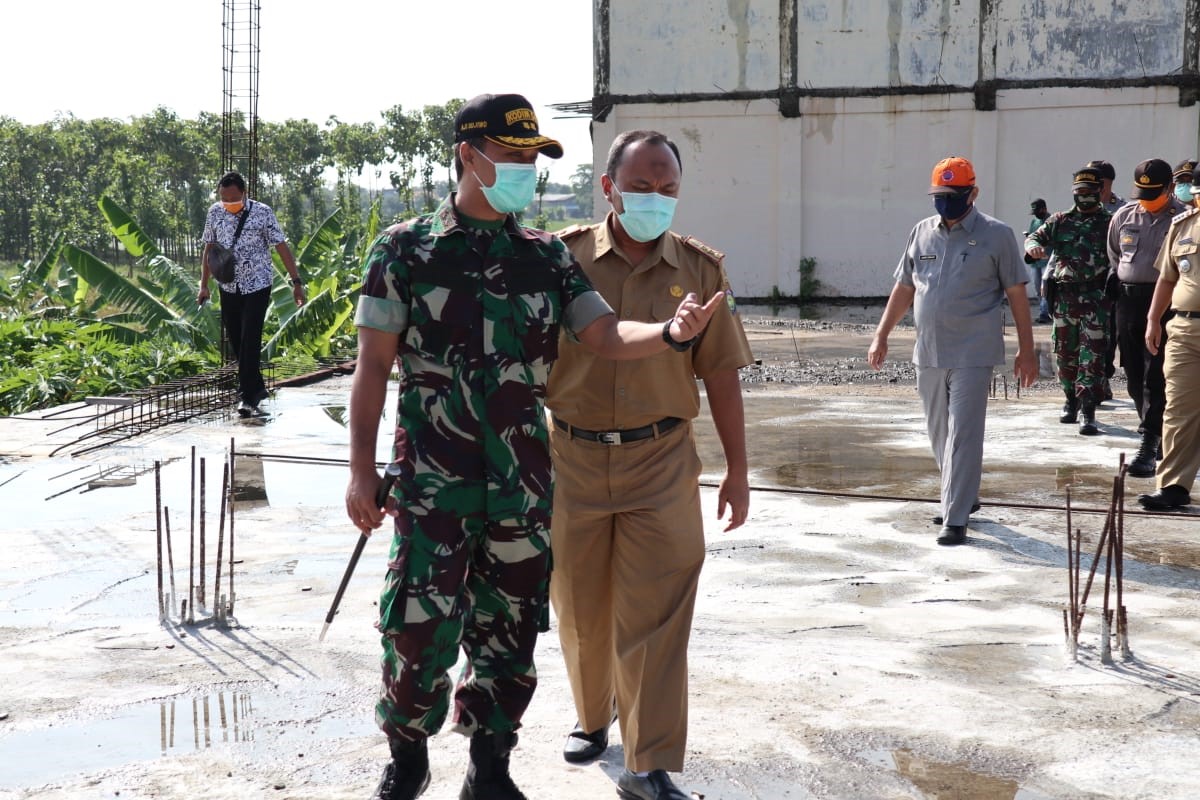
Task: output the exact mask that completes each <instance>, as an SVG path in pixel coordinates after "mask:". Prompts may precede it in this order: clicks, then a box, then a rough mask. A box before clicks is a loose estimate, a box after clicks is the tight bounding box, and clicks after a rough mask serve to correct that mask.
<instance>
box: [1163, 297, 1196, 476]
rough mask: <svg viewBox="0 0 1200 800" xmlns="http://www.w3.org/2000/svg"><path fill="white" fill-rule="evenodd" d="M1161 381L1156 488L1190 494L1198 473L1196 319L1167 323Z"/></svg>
mask: <svg viewBox="0 0 1200 800" xmlns="http://www.w3.org/2000/svg"><path fill="white" fill-rule="evenodd" d="M1163 378H1165V380H1166V384H1167V405H1166V408H1165V409H1164V410H1163V424H1162V448H1163V460H1162V461H1160V462H1158V470H1157V472H1156V473H1155V474H1156V479H1157V484H1158V488H1160V489H1161V488H1163V487H1164V486H1182V487H1183V488H1184V489H1187V490H1188V491H1191V489H1192V484H1193V483H1195V482H1196V471H1197V470H1200V319H1187V318H1186V317H1175V318H1173V319H1172V320H1171V321H1170V322H1168V323H1167V346H1166V348H1165V351H1164V356H1163Z"/></svg>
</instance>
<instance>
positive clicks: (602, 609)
mask: <svg viewBox="0 0 1200 800" xmlns="http://www.w3.org/2000/svg"><path fill="white" fill-rule="evenodd" d="M681 177H682V166H681V163H680V159H679V150H678V148H677V147H676V146H675V144H674V143H673V142H671V140H669V139H668V138H667V137H666V136H664V135H662V134H660V133H655V132H653V131H630V132H627V133H623V134H621V135H620V136H618V137H617V139H616V140H615V141H614V142H613V145H612V148H611V149H610V151H609V156H608V164H607V169H606V173H605V174H604V175H602V176H601V179H600V181H601V186H602V187H603V191H604V196H605V197H606V198H608V201H609V204H610V205H611V206H612V211H611V212H610V213H609V214H608V216H607V217H606V219H605V220H604V221H603V222H600V223H598V224H596V225H592V226H589V227H578V228H573V229H568V230H566V231H563V232H561V234H560V235H561V236H562V238H563V240H564V241H565V242H566V243H567V246H568V247H569V248H570V250H571V252H572V254H573V255H574V256H575V258H576V259H577V260H578V261H579V264H580V266H581V267H582V268H583V270H584V272H585V273H586V274H587V276H588V277H589V278H590V279H591V281H592V284H593V285H594V286H595V288H596V290H597V291H598V292H600V294H601V295H602V296H603V297H604V298H605V299H606V300H607V301H608V303H609V304H610V305H611V306H612V307H613V309H614V310H615V311H616V312H617V314H618V317H619V318H620V319H622V320H626V319H632V320H641V321H656V322H657V321H659V320H666V319H668V318H669V317H670V314H671V313H672V312H673V309H674V308H675V307H676V306H677V305H678V303H679V298H680V297H683V296H684V295H686V294H687V293H688V292H697V293H707V294H704V295H703V296H705V297H711V296H712V295H713V293H714V292H718V291H722V290H725V291H726V292H727V294H726V297H727V299H728V301H729V302H728V303H727V305H726V307H725V308H719V309H718V310H717V312H716V313H715V314H714V315H713V318H712V321H711V322H710V324H709V327H708V329H707V330H706V331H705V332H704V333H703V334H702V335H700V336H699V337H697V338H696V339H694V340H692V341H691V342H687V343H684V345H681V346H673V350H672V351H668V352H666V353H662V354H659V355H657V356H653V357H651V358H647V359H643V360H641V361H637V362H632V361H631V362H626V363H622V364H618V363H617V362H615V361H607V360H604V359H600V358H595V357H594V356H593V355H592V354H591V353H590V352H589V351H587V350H586V349H584V348H583V347H580V346H579V345H578V344H577V343H575V342H573V341H571V340H570V339H569V338H568V337H565V336H564V337H562V338H561V339H560V343H559V354H558V361H557V362H556V363H555V365H554V369H553V370H552V371H551V373H550V382H549V386H548V390H547V400H546V404H547V406H549V408H550V410H551V411H552V415H553V426H552V428H551V440H550V445H551V453H552V455H553V458H554V467H555V475H556V477H555V489H554V516H553V520H552V525H551V548H552V551H553V553H554V573H553V575H552V577H551V580H550V597H551V600H552V602H553V604H554V609H555V612H556V614H557V616H558V627H559V638H560V639H561V641H562V648H563V656H564V658H565V659H566V664H567V673H568V676H569V678H570V681H571V690H572V692H573V694H574V698H575V708H576V711H577V712H578V724H577V726H576V729H575V730H574V731H573V732H572V733H571V734H570V736H568V738H567V745H566V748H565V749H564V751H563V756H564V758H566V759H567V760H568V761H571V762H574V763H579V762H584V761H589V760H591V759H593V758H596V757H598V756H599V755H600V754H601V753H603V752H604V750H605V748H606V747H607V746H608V728H609V725H610V724H611V723H612V721H613V716H614V709H615V712H616V716H617V718H618V719H619V720H620V725H621V739H622V742H623V744H624V746H625V767H626V769H625V771H624V772H623V773H622V775H621V777H620V779H619V780H618V783H617V794H618V795H619V796H620V797H621V798H624V799H625V800H681V799H682V800H686V798H687V795H685V794H684V793H683V792H682V791H680V790H679V789H678V788H677V787H676V786H675V784H674V783H672V781H671V779H670V777H669V776H668V775H667V772H678V771H680V770H681V769H683V755H684V749H685V745H686V739H687V646H688V638H689V636H690V633H691V624H692V609H693V606H694V603H695V597H696V586H697V583H698V581H699V577H700V568H701V566H702V565H703V563H704V524H703V519H702V514H701V509H700V492H699V487H698V484H697V479H698V478H699V475H700V468H701V464H700V459H699V458H698V457H697V454H696V449H695V444H694V442H693V439H692V423H691V420H692V419H694V418H695V417H696V416H697V415H698V414H699V412H700V396H699V391H698V390H697V387H696V378H697V377H699V378H700V379H701V380H703V381H704V386H705V392H706V394H707V396H708V402H709V407H710V409H711V410H712V416H713V422H714V424H715V425H716V429H717V435H718V436H719V437H720V440H721V445H722V448H723V449H724V452H725V463H726V472H725V477H724V479H723V480H722V481H721V485H720V489H719V494H718V503H717V517H718V519H721V518H724V516H725V511H726V507H728V508H729V511H730V520H729V523H728V526H727V527H726V528H725V530H732V529H733V528H736V527H738V526H739V525H741V524H742V523H743V522H744V521H745V520H746V515H747V511H748V508H749V495H750V490H749V482H748V478H747V474H746V447H745V431H744V419H743V413H742V396H741V384H740V380H739V377H738V369H739V368H741V367H743V366H746V365H747V364H750V363H751V362H752V361H753V356H752V354H751V352H750V348H749V345H748V344H747V343H746V337H745V334H744V332H743V331H742V326H741V322H740V321H739V320H738V318H737V316H736V313H735V305H734V302H733V294H732V292H729V283H728V280H727V279H726V277H725V273H724V271H723V270H722V267H721V260H722V254H721V253H719V252H717V251H716V250H713V249H712V248H710V247H708V246H707V245H704V244H701V243H700V242H698V241H696V240H695V239H692V238H690V237H684V236H680V235H678V234H676V233H673V232H671V231H669V230H668V228H669V226H670V224H671V219H672V216H673V213H674V207H675V201H676V198H677V196H678V193H679V185H680V180H681Z"/></svg>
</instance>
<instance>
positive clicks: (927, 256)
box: [895, 207, 1028, 369]
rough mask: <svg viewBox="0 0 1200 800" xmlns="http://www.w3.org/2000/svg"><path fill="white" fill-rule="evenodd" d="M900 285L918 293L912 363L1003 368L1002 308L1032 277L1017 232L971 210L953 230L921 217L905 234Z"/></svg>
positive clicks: (898, 275) (938, 220) (938, 219)
mask: <svg viewBox="0 0 1200 800" xmlns="http://www.w3.org/2000/svg"><path fill="white" fill-rule="evenodd" d="M895 277H896V282H897V283H900V284H903V285H904V286H912V287H914V288H915V289H916V295H915V296H914V299H913V319H914V321H915V322H916V326H917V344H916V347H914V348H913V363H915V364H917V365H918V366H922V367H938V368H940V369H954V368H959V367H988V366H996V365H997V364H1003V363H1004V334H1003V328H1002V322H1001V318H1000V303H1001V301H1002V300H1004V293H1005V290H1007V289H1009V288H1011V287H1013V286H1018V285H1021V284H1024V283H1025V282H1026V281H1027V280H1028V278H1027V273H1026V272H1025V265H1024V263H1023V262H1022V260H1021V252H1020V250H1019V249H1018V248H1017V239H1016V235H1015V234H1014V233H1013V230H1012V228H1010V227H1009V226H1008V225H1006V224H1004V223H1003V222H1001V221H1000V220H998V219H995V218H994V217H989V216H988V215H987V214H983V213H981V212H980V211H979V210H978V209H976V208H974V207H972V208H971V210H970V211H968V212H967V215H966V217H964V218H963V219H962V220H960V221H959V222H956V223H955V224H954V227H953V228H949V229H948V228H947V227H946V225H945V223H944V222H943V221H942V218H941V217H939V216H932V217H928V218H926V219H923V220H921V221H920V222H918V223H917V224H916V227H914V228H913V229H912V233H910V234H909V235H908V244H907V245H906V246H905V248H904V255H903V256H901V258H900V263H899V264H898V265H896V272H895Z"/></svg>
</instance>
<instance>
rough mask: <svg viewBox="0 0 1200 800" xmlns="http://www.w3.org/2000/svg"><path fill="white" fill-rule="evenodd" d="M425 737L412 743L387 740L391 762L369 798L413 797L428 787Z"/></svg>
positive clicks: (398, 799) (394, 799)
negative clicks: (390, 749) (390, 752)
mask: <svg viewBox="0 0 1200 800" xmlns="http://www.w3.org/2000/svg"><path fill="white" fill-rule="evenodd" d="M427 741H428V740H426V739H418V740H417V741H415V742H402V741H399V740H389V741H388V744H389V745H390V746H391V748H392V763H390V764H388V765H387V766H386V767H384V770H383V779H382V780H381V781H379V786H377V787H376V788H375V794H373V795H371V800H416V799H417V798H418V797H420V796H421V795H422V794H423V793H424V792H425V790H426V789H427V788H429V749H428V746H427Z"/></svg>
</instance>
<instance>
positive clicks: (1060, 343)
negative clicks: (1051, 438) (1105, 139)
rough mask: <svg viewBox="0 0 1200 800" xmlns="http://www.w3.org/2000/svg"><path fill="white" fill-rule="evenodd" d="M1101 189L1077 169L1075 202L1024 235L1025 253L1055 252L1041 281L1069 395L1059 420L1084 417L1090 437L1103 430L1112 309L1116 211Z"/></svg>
mask: <svg viewBox="0 0 1200 800" xmlns="http://www.w3.org/2000/svg"><path fill="white" fill-rule="evenodd" d="M1100 188H1101V178H1100V175H1099V174H1098V173H1097V172H1096V171H1094V170H1089V169H1082V170H1080V171H1079V172H1076V173H1075V177H1074V183H1073V184H1072V187H1071V190H1072V192H1073V194H1074V196H1075V206H1074V207H1073V208H1071V209H1070V210H1068V211H1058V212H1055V213H1054V214H1051V215H1050V217H1049V218H1048V219H1047V220H1046V221H1045V222H1044V223H1042V225H1041V227H1039V228H1038V229H1037V230H1035V231H1034V232H1033V233H1031V234H1029V236H1028V237H1027V238H1026V239H1025V252H1027V253H1028V254H1029V255H1030V256H1031V257H1033V258H1043V257H1045V256H1046V255H1047V254H1049V256H1050V262H1049V263H1048V264H1047V265H1046V270H1045V274H1044V275H1043V277H1042V283H1043V295H1044V296H1046V297H1047V298H1049V299H1050V315H1051V317H1053V319H1054V333H1053V342H1054V358H1055V363H1056V365H1057V368H1058V381H1059V383H1060V384H1061V385H1062V388H1063V392H1064V393H1065V394H1066V397H1067V402H1066V405H1064V406H1063V415H1062V416H1061V417H1059V421H1060V422H1063V423H1067V424H1073V423H1075V422H1079V432H1080V433H1081V434H1083V435H1085V436H1094V435H1096V434H1098V433H1099V432H1100V430H1099V428H1097V427H1096V406H1098V405H1100V403H1101V402H1103V400H1104V354H1105V351H1106V349H1107V347H1108V330H1109V316H1110V315H1111V314H1112V301H1111V299H1110V298H1109V297H1108V294H1107V293H1106V292H1105V282H1106V280H1107V278H1108V246H1107V236H1108V223H1109V220H1110V219H1111V218H1112V215H1111V214H1109V213H1108V211H1106V210H1105V209H1104V207H1103V206H1102V205H1101V204H1100ZM1081 413H1082V421H1080V415H1081Z"/></svg>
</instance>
